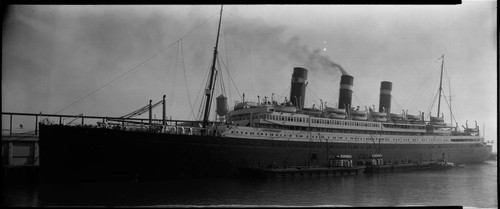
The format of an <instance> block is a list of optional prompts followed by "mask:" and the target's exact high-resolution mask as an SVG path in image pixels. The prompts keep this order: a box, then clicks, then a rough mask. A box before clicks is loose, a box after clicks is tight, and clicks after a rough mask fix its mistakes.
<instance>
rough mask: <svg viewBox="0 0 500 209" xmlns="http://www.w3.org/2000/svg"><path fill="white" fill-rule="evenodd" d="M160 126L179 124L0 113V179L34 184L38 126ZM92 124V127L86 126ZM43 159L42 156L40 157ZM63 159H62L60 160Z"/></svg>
mask: <svg viewBox="0 0 500 209" xmlns="http://www.w3.org/2000/svg"><path fill="white" fill-rule="evenodd" d="M106 121H114V122H115V123H120V124H122V125H124V124H125V123H136V124H149V125H163V124H167V123H170V124H177V123H182V122H192V121H182V120H165V119H151V118H126V119H125V118H120V117H102V116H84V115H82V114H79V115H57V114H43V113H39V114H35V113H15V112H2V175H3V177H4V179H9V181H10V180H17V179H19V180H21V181H25V180H36V179H38V172H39V166H40V152H39V150H40V146H39V124H40V123H46V124H55V125H73V126H94V125H95V124H97V122H106ZM89 124H94V125H89ZM42 155H43V154H42ZM61 157H64V156H61Z"/></svg>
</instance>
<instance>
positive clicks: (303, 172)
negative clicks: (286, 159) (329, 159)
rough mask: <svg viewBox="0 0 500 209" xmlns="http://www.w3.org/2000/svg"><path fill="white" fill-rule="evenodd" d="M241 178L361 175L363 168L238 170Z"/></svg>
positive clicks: (296, 167)
mask: <svg viewBox="0 0 500 209" xmlns="http://www.w3.org/2000/svg"><path fill="white" fill-rule="evenodd" d="M238 170H239V171H240V174H241V176H242V177H247V178H259V179H281V178H296V177H313V176H324V177H334V176H349V175H359V174H363V173H364V170H365V166H354V167H298V166H295V167H287V168H238Z"/></svg>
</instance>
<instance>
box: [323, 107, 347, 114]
mask: <svg viewBox="0 0 500 209" xmlns="http://www.w3.org/2000/svg"><path fill="white" fill-rule="evenodd" d="M325 111H326V112H327V113H331V112H333V113H340V114H345V109H339V108H334V107H325Z"/></svg>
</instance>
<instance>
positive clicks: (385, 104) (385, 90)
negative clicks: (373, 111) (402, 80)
mask: <svg viewBox="0 0 500 209" xmlns="http://www.w3.org/2000/svg"><path fill="white" fill-rule="evenodd" d="M391 91H392V83H391V82H389V81H382V82H381V83H380V102H379V105H378V111H379V112H383V110H384V109H385V110H386V111H387V112H388V113H390V112H391Z"/></svg>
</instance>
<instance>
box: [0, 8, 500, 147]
mask: <svg viewBox="0 0 500 209" xmlns="http://www.w3.org/2000/svg"><path fill="white" fill-rule="evenodd" d="M496 7H497V3H496V2H495V1H477V2H476V1H475V2H468V1H466V2H463V4H461V5H419V6H415V5H398V6H394V5H390V6H389V5H387V6H382V5H372V6H370V5H342V6H340V5H251V6H250V5H227V6H226V5H225V6H224V8H223V14H222V27H221V35H220V39H219V57H218V60H219V62H218V63H219V64H218V65H217V66H216V67H217V69H219V75H222V77H218V78H217V82H218V83H217V84H216V93H215V96H218V95H220V94H221V93H222V90H221V89H225V95H226V97H228V101H229V106H230V107H232V106H233V105H234V102H235V101H241V100H242V99H243V98H242V97H243V94H245V100H253V101H257V100H258V96H259V97H260V98H261V99H264V98H265V97H267V98H269V99H270V98H271V97H273V98H274V100H278V101H279V102H283V101H284V100H285V97H289V94H290V79H291V75H292V72H293V68H294V67H304V68H306V69H308V71H309V73H308V85H307V89H306V99H305V105H306V106H307V107H311V106H312V105H315V106H316V107H320V101H323V102H326V105H328V106H336V105H337V104H336V103H337V102H338V92H339V82H340V76H341V75H342V74H348V75H351V76H353V77H354V87H353V91H354V93H353V100H352V102H353V106H360V109H362V110H364V108H365V107H373V105H375V106H376V109H378V102H379V93H380V82H381V81H390V82H392V83H393V90H392V97H393V99H392V112H394V113H401V112H402V111H403V110H404V111H406V110H408V114H418V113H419V111H421V112H425V114H426V115H428V114H429V113H431V114H432V116H436V114H437V100H436V99H435V98H436V95H437V92H438V91H437V90H438V88H439V76H440V69H441V64H442V59H440V57H442V55H444V65H443V67H444V73H443V92H444V96H443V99H442V101H441V112H442V113H444V116H445V121H446V122H447V123H450V112H449V109H450V108H449V103H450V96H451V107H452V111H453V116H454V117H455V120H456V121H457V122H458V123H459V126H460V127H461V125H465V122H466V120H467V121H468V124H469V126H472V125H474V121H477V124H478V125H479V126H480V128H481V129H480V130H482V127H483V124H484V129H485V135H486V140H495V141H496V137H497V135H496V133H497V71H496V69H497V65H496V64H497V62H496V61H497V60H496V59H497V54H496V46H497V38H498V37H497V33H496V32H497V21H496V16H497V14H496ZM219 10H220V6H217V5H207V6H203V5H182V6H175V5H166V6H160V5H156V6H139V5H129V6H126V5H123V6H121V5H109V6H106V5H99V6H96V5H72V6H68V5H43V6H31V5H13V6H10V7H9V8H8V10H7V13H6V15H5V19H4V22H3V26H2V27H3V30H2V111H3V112H27V113H39V112H42V113H47V114H54V113H57V114H67V115H78V114H84V115H95V116H113V117H117V116H122V115H125V114H127V113H129V112H132V111H134V110H136V109H138V108H140V107H142V106H144V105H147V104H148V102H149V100H150V99H152V100H153V102H157V101H159V100H160V99H161V98H162V96H163V95H166V97H167V115H168V117H172V118H173V119H189V120H194V119H199V118H200V117H199V116H200V112H201V111H200V110H201V108H200V105H201V101H202V97H203V89H204V88H205V82H206V79H207V77H208V74H207V72H208V70H209V69H210V65H211V61H212V56H213V48H214V46H215V40H216V34H217V24H218V20H219V16H218V15H219ZM228 72H229V74H228ZM221 81H222V82H221ZM288 99H289V98H288ZM212 107H213V108H212V113H211V117H210V118H211V119H212V118H213V117H214V115H215V105H212ZM154 114H155V117H156V118H161V115H162V113H161V108H158V110H155V112H154ZM144 117H147V116H144ZM3 120H4V119H3ZM455 120H453V123H455ZM4 124H5V123H4ZM494 149H496V146H494ZM494 151H496V150H494Z"/></svg>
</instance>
